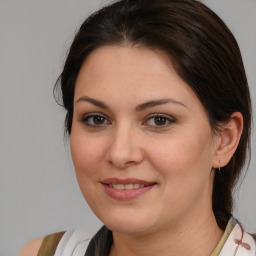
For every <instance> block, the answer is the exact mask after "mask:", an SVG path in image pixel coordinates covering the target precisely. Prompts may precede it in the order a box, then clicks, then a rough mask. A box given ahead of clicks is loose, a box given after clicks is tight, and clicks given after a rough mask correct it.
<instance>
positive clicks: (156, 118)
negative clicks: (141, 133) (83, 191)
mask: <svg viewBox="0 0 256 256" xmlns="http://www.w3.org/2000/svg"><path fill="white" fill-rule="evenodd" d="M174 122H175V119H173V118H172V117H169V116H165V115H162V114H157V115H153V116H150V117H149V118H148V119H147V120H146V122H145V124H146V125H149V126H154V127H156V128H158V127H159V128H160V127H166V126H168V125H170V124H172V123H174Z"/></svg>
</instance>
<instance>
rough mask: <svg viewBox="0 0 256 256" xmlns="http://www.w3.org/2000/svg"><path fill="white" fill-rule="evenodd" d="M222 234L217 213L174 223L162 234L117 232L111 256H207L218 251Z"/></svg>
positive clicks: (114, 236)
mask: <svg viewBox="0 0 256 256" xmlns="http://www.w3.org/2000/svg"><path fill="white" fill-rule="evenodd" d="M222 234H223V231H222V230H221V229H219V227H218V225H217V223H216V220H215V217H214V214H213V213H211V215H210V217H209V215H208V216H207V218H201V216H200V218H198V219H196V218H193V219H191V220H190V221H189V222H188V221H187V222H186V223H175V224H172V225H170V226H168V227H166V228H165V229H164V230H163V229H161V231H160V232H157V231H154V232H151V233H149V234H142V235H130V234H121V233H117V232H113V238H114V243H113V246H112V248H111V251H110V256H120V255H122V256H127V255H129V256H151V255H152V256H153V255H154V256H155V255H161V256H167V255H168V256H172V255H179V256H183V255H184V256H185V255H190V256H201V255H202V256H206V255H211V253H212V252H213V251H214V249H215V247H216V246H217V244H218V242H219V240H220V238H221V236H222Z"/></svg>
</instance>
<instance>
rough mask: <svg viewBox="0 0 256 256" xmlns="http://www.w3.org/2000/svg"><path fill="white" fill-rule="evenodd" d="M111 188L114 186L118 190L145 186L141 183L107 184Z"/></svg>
mask: <svg viewBox="0 0 256 256" xmlns="http://www.w3.org/2000/svg"><path fill="white" fill-rule="evenodd" d="M109 186H110V187H111V188H115V189H118V190H129V189H136V188H142V187H145V185H143V184H126V185H124V184H109Z"/></svg>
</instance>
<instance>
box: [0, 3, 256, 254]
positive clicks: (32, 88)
mask: <svg viewBox="0 0 256 256" xmlns="http://www.w3.org/2000/svg"><path fill="white" fill-rule="evenodd" d="M108 2H109V1H99V0H98V1H96V0H75V1H71V0H54V1H50V0H45V1H40V0H0V168H1V169H0V170H1V175H0V255H1V256H10V255H15V254H16V253H17V251H18V250H19V249H20V247H22V245H24V244H25V243H26V242H28V241H29V240H31V239H33V238H35V237H42V236H44V235H46V234H49V233H52V232H56V231H62V230H66V229H68V228H73V227H79V226H83V227H86V230H87V231H88V235H89V236H92V235H93V234H94V233H95V232H96V230H97V229H98V228H99V227H100V225H101V223H100V222H99V221H98V220H97V219H96V218H95V217H94V215H93V214H92V212H91V210H90V209H89V207H88V206H87V204H86V203H85V201H84V199H83V197H82V195H81V194H80V191H79V188H78V185H77V183H76V178H75V174H74V170H73V166H72V160H71V158H70V153H69V141H68V138H66V139H65V138H64V137H63V120H64V112H63V110H62V108H61V107H59V106H58V105H57V104H56V103H55V101H54V98H53V95H52V89H53V86H54V83H55V80H56V78H57V77H58V75H59V73H60V70H61V67H62V65H63V62H64V58H65V54H66V51H67V49H68V47H69V45H70V43H71V41H72V38H73V36H74V31H75V30H76V29H77V28H78V27H79V25H80V24H81V22H82V21H83V20H84V18H85V17H86V16H88V14H90V13H91V12H93V11H95V10H96V9H98V8H99V7H101V6H103V5H105V4H106V3H108ZM203 2H204V3H206V4H207V5H208V6H210V7H211V8H212V9H213V10H214V11H216V12H217V13H218V14H219V15H220V17H221V18H222V19H223V20H224V21H225V22H226V23H227V25H228V26H229V27H230V29H231V31H232V32H233V33H234V35H235V36H236V38H237V40H238V43H239V45H240V47H241V51H242V54H243V58H244V63H245V67H246V70H247V74H248V80H249V84H250V89H251V94H252V98H253V102H254V112H255V105H256V49H255V47H256V1H255V0H207V1H203ZM254 116H255V115H254ZM255 152H256V139H255V128H253V137H252V160H251V165H250V168H249V170H248V173H247V176H246V178H245V179H244V181H243V183H242V185H241V186H239V191H240V192H239V193H238V192H237V193H236V210H235V213H234V215H235V216H236V217H237V218H238V219H240V220H241V221H242V223H243V224H244V226H245V227H246V228H247V229H248V230H249V231H254V232H256V202H255V201H256V200H255V195H256V187H255V183H256V157H255Z"/></svg>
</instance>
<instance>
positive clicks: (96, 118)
mask: <svg viewBox="0 0 256 256" xmlns="http://www.w3.org/2000/svg"><path fill="white" fill-rule="evenodd" d="M104 122H105V118H104V117H102V116H94V117H93V123H94V124H97V125H101V124H104Z"/></svg>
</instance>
